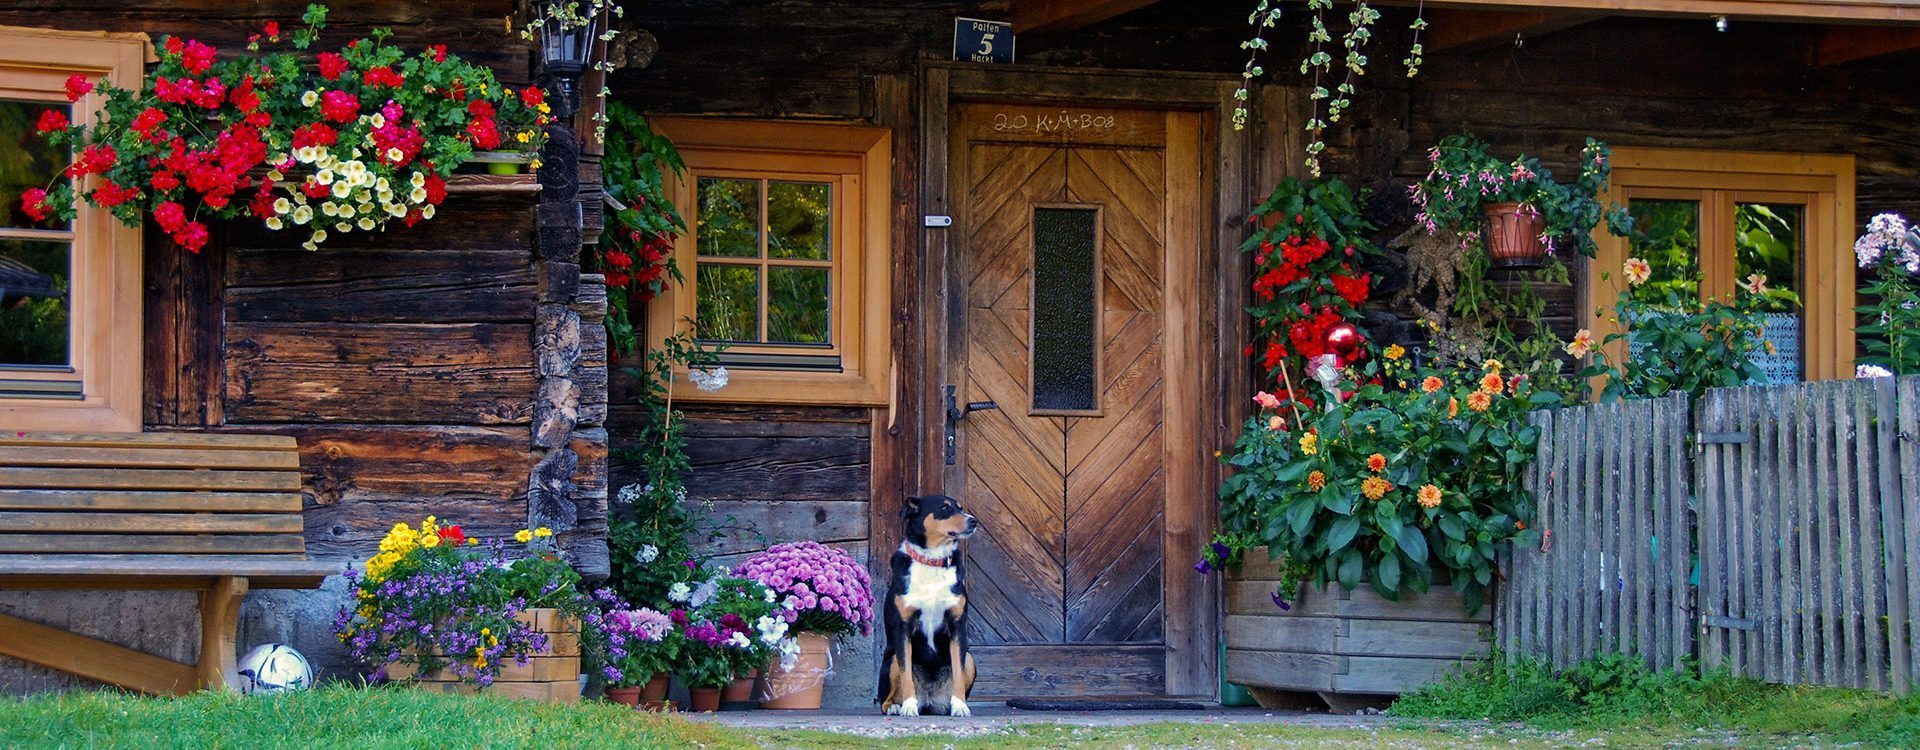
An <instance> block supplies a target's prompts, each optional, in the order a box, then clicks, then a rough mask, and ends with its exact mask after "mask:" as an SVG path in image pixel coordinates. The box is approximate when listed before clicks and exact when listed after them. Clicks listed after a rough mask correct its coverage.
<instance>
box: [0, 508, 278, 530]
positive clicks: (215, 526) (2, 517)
mask: <svg viewBox="0 0 1920 750" xmlns="http://www.w3.org/2000/svg"><path fill="white" fill-rule="evenodd" d="M303 528H304V527H303V526H302V525H301V521H300V514H298V513H252V514H234V515H227V514H220V513H93V512H87V511H80V512H64V511H48V512H44V513H42V512H33V511H0V531H5V532H32V533H36V534H58V533H85V532H122V533H130V534H140V533H151V534H168V533H185V534H292V535H298V534H300V532H301V531H302V530H303Z"/></svg>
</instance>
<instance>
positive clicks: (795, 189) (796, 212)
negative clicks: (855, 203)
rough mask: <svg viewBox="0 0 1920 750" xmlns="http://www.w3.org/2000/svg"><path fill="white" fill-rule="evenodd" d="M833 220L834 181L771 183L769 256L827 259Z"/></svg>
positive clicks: (768, 213) (829, 254)
mask: <svg viewBox="0 0 1920 750" xmlns="http://www.w3.org/2000/svg"><path fill="white" fill-rule="evenodd" d="M832 224H833V186H832V185H829V184H827V183H824V182H770V183H767V257H769V258H804V259H807V260H827V259H828V258H830V257H831V252H832V251H831V247H832V246H831V244H830V242H831V240H832V238H831V237H830V236H829V235H830V234H831V231H830V230H831V227H832ZM768 325H769V326H771V325H772V324H771V323H769V324H768ZM776 330H778V329H776Z"/></svg>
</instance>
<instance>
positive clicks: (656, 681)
mask: <svg viewBox="0 0 1920 750" xmlns="http://www.w3.org/2000/svg"><path fill="white" fill-rule="evenodd" d="M668 681H669V678H668V676H667V675H663V674H657V675H654V676H653V679H651V680H648V681H647V684H645V685H643V686H641V688H640V701H641V705H642V706H644V707H645V708H646V709H647V710H648V711H659V710H661V709H664V708H666V707H667V682H668Z"/></svg>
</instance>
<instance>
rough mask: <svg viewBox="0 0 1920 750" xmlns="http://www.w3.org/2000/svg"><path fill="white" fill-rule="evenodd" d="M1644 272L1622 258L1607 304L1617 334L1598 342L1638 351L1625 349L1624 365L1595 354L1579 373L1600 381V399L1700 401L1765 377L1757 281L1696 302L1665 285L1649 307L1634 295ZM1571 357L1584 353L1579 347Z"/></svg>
mask: <svg viewBox="0 0 1920 750" xmlns="http://www.w3.org/2000/svg"><path fill="white" fill-rule="evenodd" d="M1647 268H1648V267H1647V265H1646V263H1645V261H1643V260H1641V259H1639V258H1629V259H1628V260H1627V265H1626V268H1625V269H1623V275H1624V276H1625V277H1626V281H1627V284H1628V288H1627V289H1626V290H1624V291H1622V292H1621V294H1620V299H1619V302H1618V303H1617V304H1615V305H1614V319H1615V320H1616V321H1618V322H1619V323H1620V325H1621V326H1622V327H1623V329H1624V330H1623V331H1621V332H1618V333H1612V334H1608V335H1607V337H1606V339H1605V340H1604V342H1603V343H1607V344H1614V343H1616V342H1618V345H1619V348H1628V342H1630V341H1631V342H1637V343H1640V344H1642V345H1644V347H1645V348H1643V349H1642V350H1641V351H1640V353H1639V354H1637V355H1635V354H1633V353H1631V348H1628V352H1629V354H1628V356H1627V358H1626V359H1625V361H1624V362H1619V363H1617V364H1616V363H1614V362H1612V361H1610V360H1609V359H1608V357H1607V354H1606V352H1605V351H1603V350H1599V349H1594V350H1592V355H1593V360H1592V362H1591V363H1590V364H1589V365H1588V366H1587V367H1586V369H1584V370H1582V371H1581V373H1580V375H1581V377H1585V378H1595V377H1605V378H1606V381H1605V383H1606V384H1605V386H1604V387H1603V388H1602V390H1601V392H1600V397H1601V398H1602V399H1605V400H1614V399H1620V398H1659V397H1661V396H1665V395H1667V394H1669V393H1674V392H1680V393H1687V394H1691V395H1692V396H1693V397H1695V398H1699V397H1700V396H1702V395H1705V394H1706V392H1707V389H1709V388H1728V387H1734V386H1740V385H1745V384H1747V383H1751V382H1757V381H1759V380H1760V379H1761V378H1762V377H1764V375H1765V372H1764V371H1762V370H1761V369H1760V363H1759V361H1758V359H1757V358H1756V355H1757V354H1758V353H1759V352H1761V351H1763V350H1765V351H1768V352H1771V351H1772V347H1773V344H1772V343H1771V342H1768V341H1765V340H1764V339H1763V338H1762V337H1761V335H1760V334H1761V330H1762V328H1763V325H1762V322H1761V321H1762V318H1761V315H1762V314H1763V312H1764V306H1765V305H1766V304H1768V300H1769V299H1770V297H1768V296H1767V294H1766V292H1767V290H1766V288H1765V285H1764V281H1761V282H1752V283H1749V284H1744V285H1742V286H1741V288H1740V290H1739V291H1738V292H1736V293H1735V294H1734V298H1733V300H1732V301H1722V300H1706V301H1702V300H1701V299H1700V298H1698V297H1693V296H1682V294H1681V293H1680V292H1679V291H1678V290H1677V289H1674V288H1669V289H1668V290H1667V291H1666V295H1665V298H1664V299H1660V300H1658V301H1656V302H1648V301H1646V300H1644V299H1642V298H1641V296H1640V295H1639V294H1637V293H1636V292H1635V291H1634V290H1635V288H1637V287H1640V286H1643V285H1644V282H1645V281H1646V280H1647V274H1648V272H1649V271H1648V270H1647ZM1601 278H1603V279H1604V278H1609V276H1607V275H1604V274H1603V275H1602V277H1601ZM1581 333H1582V335H1583V336H1584V335H1585V334H1586V332H1585V331H1582V332H1581ZM1574 353H1575V354H1576V355H1584V354H1586V353H1587V352H1586V351H1585V350H1584V347H1582V348H1580V349H1576V351H1575V352H1574Z"/></svg>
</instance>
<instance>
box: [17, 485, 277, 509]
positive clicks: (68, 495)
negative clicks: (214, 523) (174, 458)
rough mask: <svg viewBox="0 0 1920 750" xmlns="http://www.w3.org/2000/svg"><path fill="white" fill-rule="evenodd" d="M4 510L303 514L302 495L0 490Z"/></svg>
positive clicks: (273, 493)
mask: <svg viewBox="0 0 1920 750" xmlns="http://www.w3.org/2000/svg"><path fill="white" fill-rule="evenodd" d="M0 510H96V511H97V510H135V511H150V512H152V511H218V512H221V513H299V512H300V495H299V494H297V493H291V492H138V491H126V490H119V491H111V492H91V491H83V490H0Z"/></svg>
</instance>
